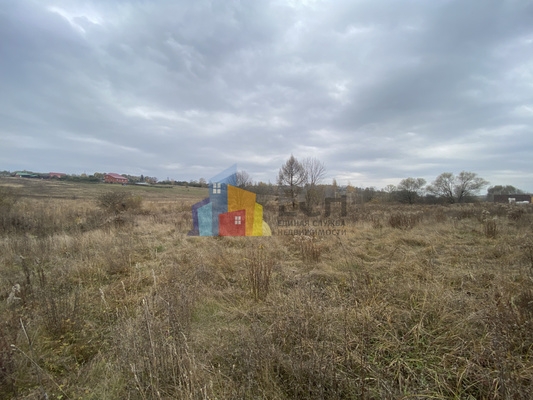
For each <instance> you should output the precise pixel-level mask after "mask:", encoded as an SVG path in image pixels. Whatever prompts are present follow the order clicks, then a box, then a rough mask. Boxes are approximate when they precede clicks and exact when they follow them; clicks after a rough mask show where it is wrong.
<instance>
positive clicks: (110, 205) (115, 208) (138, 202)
mask: <svg viewBox="0 0 533 400" xmlns="http://www.w3.org/2000/svg"><path fill="white" fill-rule="evenodd" d="M97 202H98V206H99V207H100V208H101V209H103V210H104V211H106V212H109V213H114V214H119V213H121V212H124V211H128V210H140V209H141V207H142V197H141V196H133V195H131V194H130V193H127V192H106V193H103V194H101V195H100V196H99V197H98V200H97Z"/></svg>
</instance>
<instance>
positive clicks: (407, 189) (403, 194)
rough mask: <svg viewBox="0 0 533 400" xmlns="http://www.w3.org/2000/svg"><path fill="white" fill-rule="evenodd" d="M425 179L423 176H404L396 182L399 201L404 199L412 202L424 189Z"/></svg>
mask: <svg viewBox="0 0 533 400" xmlns="http://www.w3.org/2000/svg"><path fill="white" fill-rule="evenodd" d="M425 184H426V180H425V179H424V178H411V177H409V178H405V179H402V180H401V181H400V183H399V184H398V190H399V192H400V193H399V195H400V200H401V201H406V202H407V203H409V204H413V203H414V202H415V201H416V199H417V198H418V196H420V195H421V194H422V192H423V190H424V185H425Z"/></svg>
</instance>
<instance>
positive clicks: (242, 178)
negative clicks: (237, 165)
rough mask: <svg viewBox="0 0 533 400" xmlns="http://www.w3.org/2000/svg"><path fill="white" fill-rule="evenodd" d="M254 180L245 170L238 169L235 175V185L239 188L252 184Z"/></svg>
mask: <svg viewBox="0 0 533 400" xmlns="http://www.w3.org/2000/svg"><path fill="white" fill-rule="evenodd" d="M253 183H254V181H253V180H252V177H251V176H250V174H249V173H248V172H246V171H238V172H237V176H236V186H237V187H240V188H246V187H249V186H252V185H253Z"/></svg>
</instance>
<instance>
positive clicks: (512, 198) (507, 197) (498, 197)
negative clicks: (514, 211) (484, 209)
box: [494, 194, 533, 203]
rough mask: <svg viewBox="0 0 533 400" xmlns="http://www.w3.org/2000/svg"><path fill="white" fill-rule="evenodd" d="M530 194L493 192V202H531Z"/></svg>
mask: <svg viewBox="0 0 533 400" xmlns="http://www.w3.org/2000/svg"><path fill="white" fill-rule="evenodd" d="M532 197H533V196H532V195H530V194H495V195H494V202H495V203H519V202H522V201H527V202H528V203H531V202H532V200H533V199H532Z"/></svg>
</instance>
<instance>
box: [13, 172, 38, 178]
mask: <svg viewBox="0 0 533 400" xmlns="http://www.w3.org/2000/svg"><path fill="white" fill-rule="evenodd" d="M15 176H16V177H17V178H38V177H39V176H38V175H37V174H34V173H32V172H28V171H16V172H15Z"/></svg>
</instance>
